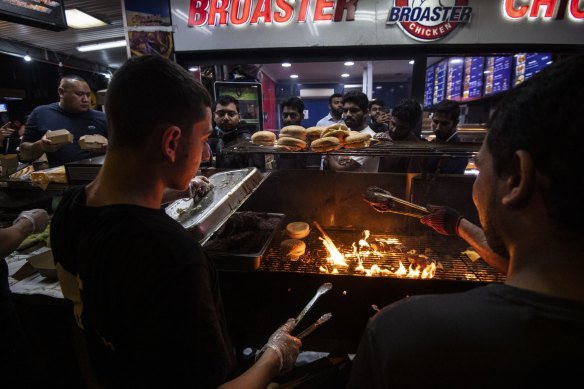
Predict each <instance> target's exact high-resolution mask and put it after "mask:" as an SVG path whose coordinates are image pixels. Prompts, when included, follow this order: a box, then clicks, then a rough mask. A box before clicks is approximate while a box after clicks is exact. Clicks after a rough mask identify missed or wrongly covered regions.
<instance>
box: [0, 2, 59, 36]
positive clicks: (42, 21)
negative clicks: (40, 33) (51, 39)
mask: <svg viewBox="0 0 584 389" xmlns="http://www.w3.org/2000/svg"><path fill="white" fill-rule="evenodd" d="M0 20H7V21H9V22H14V23H18V24H25V25H27V26H33V27H38V28H44V29H47V30H52V31H63V30H66V29H67V22H66V20H65V7H64V5H63V0H42V1H41V0H12V1H9V0H3V1H0Z"/></svg>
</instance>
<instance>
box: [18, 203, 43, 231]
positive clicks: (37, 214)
mask: <svg viewBox="0 0 584 389" xmlns="http://www.w3.org/2000/svg"><path fill="white" fill-rule="evenodd" d="M22 219H26V220H28V221H29V222H31V224H32V232H31V233H32V234H38V233H39V232H43V231H44V230H45V228H47V225H48V224H49V214H48V213H47V211H45V210H44V209H31V210H29V211H22V212H21V213H20V214H19V215H18V217H17V218H16V219H15V220H14V223H12V224H17V223H18V222H19V221H21V220H22Z"/></svg>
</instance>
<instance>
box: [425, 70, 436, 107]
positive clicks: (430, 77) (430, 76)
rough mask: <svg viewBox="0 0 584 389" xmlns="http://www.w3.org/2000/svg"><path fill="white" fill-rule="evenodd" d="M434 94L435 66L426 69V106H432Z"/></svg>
mask: <svg viewBox="0 0 584 389" xmlns="http://www.w3.org/2000/svg"><path fill="white" fill-rule="evenodd" d="M433 96H434V66H430V67H429V68H427V69H426V90H425V91H424V107H430V106H432V97H433Z"/></svg>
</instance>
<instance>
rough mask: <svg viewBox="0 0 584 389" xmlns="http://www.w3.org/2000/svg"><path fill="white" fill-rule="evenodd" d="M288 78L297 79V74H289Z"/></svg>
mask: <svg viewBox="0 0 584 389" xmlns="http://www.w3.org/2000/svg"><path fill="white" fill-rule="evenodd" d="M290 78H298V74H291V75H290Z"/></svg>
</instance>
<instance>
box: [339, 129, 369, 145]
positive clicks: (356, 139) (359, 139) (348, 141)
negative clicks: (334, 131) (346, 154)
mask: <svg viewBox="0 0 584 389" xmlns="http://www.w3.org/2000/svg"><path fill="white" fill-rule="evenodd" d="M370 142H371V135H370V134H362V133H360V132H359V133H356V134H354V135H349V136H348V137H346V138H345V144H344V147H345V148H346V149H360V148H363V147H368V146H369V143H370Z"/></svg>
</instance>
